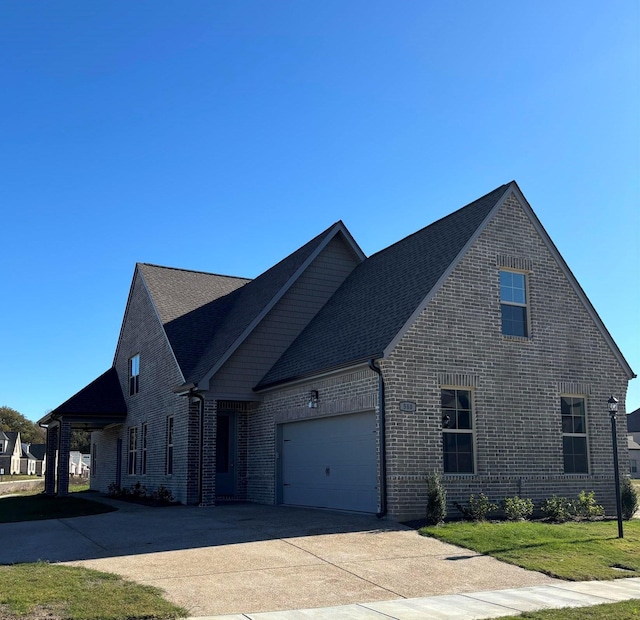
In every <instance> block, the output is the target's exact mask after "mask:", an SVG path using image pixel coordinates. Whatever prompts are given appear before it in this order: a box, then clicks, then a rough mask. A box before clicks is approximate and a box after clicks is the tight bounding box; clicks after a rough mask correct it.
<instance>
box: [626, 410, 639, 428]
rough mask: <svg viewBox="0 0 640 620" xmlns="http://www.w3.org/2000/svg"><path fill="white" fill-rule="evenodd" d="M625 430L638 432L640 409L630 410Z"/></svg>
mask: <svg viewBox="0 0 640 620" xmlns="http://www.w3.org/2000/svg"><path fill="white" fill-rule="evenodd" d="M627 431H628V432H629V433H640V409H636V410H635V411H632V412H631V413H630V414H629V415H628V416H627Z"/></svg>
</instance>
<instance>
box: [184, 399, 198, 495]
mask: <svg viewBox="0 0 640 620" xmlns="http://www.w3.org/2000/svg"><path fill="white" fill-rule="evenodd" d="M184 406H185V408H186V409H187V425H188V429H187V437H188V440H187V504H199V503H200V474H199V472H200V401H199V400H198V399H197V398H192V399H190V400H189V401H187V400H186V399H185V404H184Z"/></svg>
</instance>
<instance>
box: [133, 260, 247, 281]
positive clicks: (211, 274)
mask: <svg viewBox="0 0 640 620" xmlns="http://www.w3.org/2000/svg"><path fill="white" fill-rule="evenodd" d="M136 265H144V266H145V267H154V268H156V269H168V270H170V271H182V272H183V273H199V274H202V275H205V276H216V277H217V278H233V279H234V280H248V281H251V280H252V279H253V278H246V277H244V276H231V275H228V274H224V273H214V272H212V271H202V270H200V269H183V268H182V267H169V266H167V265H156V264H155V263H145V262H141V261H138V262H137V263H136Z"/></svg>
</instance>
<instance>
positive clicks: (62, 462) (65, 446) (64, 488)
mask: <svg viewBox="0 0 640 620" xmlns="http://www.w3.org/2000/svg"><path fill="white" fill-rule="evenodd" d="M70 450H71V423H70V422H67V421H66V420H65V419H64V418H63V419H62V420H61V422H60V447H59V451H58V495H68V494H69V452H70Z"/></svg>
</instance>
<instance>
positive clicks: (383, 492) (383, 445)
mask: <svg viewBox="0 0 640 620" xmlns="http://www.w3.org/2000/svg"><path fill="white" fill-rule="evenodd" d="M368 363H369V368H371V370H373V372H375V373H376V374H377V375H378V410H379V412H380V471H379V476H380V512H378V513H377V514H376V517H378V519H382V517H384V516H385V515H386V514H387V438H386V430H385V415H386V411H385V405H384V379H383V378H382V371H381V370H380V368H379V367H378V366H376V363H375V360H374V359H373V358H371V359H370V360H369V362H368Z"/></svg>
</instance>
